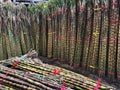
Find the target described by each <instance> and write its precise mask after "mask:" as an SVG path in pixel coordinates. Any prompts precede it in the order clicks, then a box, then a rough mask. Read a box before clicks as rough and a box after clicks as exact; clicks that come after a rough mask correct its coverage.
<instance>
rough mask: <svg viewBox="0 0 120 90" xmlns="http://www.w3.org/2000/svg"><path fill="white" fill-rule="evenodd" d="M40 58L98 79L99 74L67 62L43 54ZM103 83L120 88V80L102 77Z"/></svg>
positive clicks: (118, 89) (117, 89) (119, 89)
mask: <svg viewBox="0 0 120 90" xmlns="http://www.w3.org/2000/svg"><path fill="white" fill-rule="evenodd" d="M39 58H40V59H41V61H43V62H44V63H47V64H51V65H55V66H59V67H62V68H65V69H68V70H71V71H73V72H76V73H79V74H82V75H84V76H86V77H89V78H91V79H93V80H96V81H97V79H98V78H99V77H98V76H97V75H94V74H92V73H90V72H89V71H85V70H82V69H81V68H75V67H72V66H70V65H68V64H67V62H60V61H59V60H53V59H48V58H46V57H42V56H40V57H39ZM102 83H104V84H106V85H109V86H112V87H114V88H116V90H120V80H119V81H118V80H112V81H111V80H109V79H107V78H105V77H104V78H102Z"/></svg>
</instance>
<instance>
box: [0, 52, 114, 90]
mask: <svg viewBox="0 0 120 90" xmlns="http://www.w3.org/2000/svg"><path fill="white" fill-rule="evenodd" d="M37 56H38V54H37V53H36V51H35V50H30V51H29V52H28V53H27V54H25V55H23V56H21V57H14V58H11V59H8V60H4V61H0V90H5V89H6V90H93V89H94V88H95V87H96V85H97V81H94V80H92V79H90V78H87V77H84V76H82V75H80V74H77V73H74V72H72V71H69V70H66V69H63V68H60V67H57V66H52V65H49V64H45V63H43V62H42V61H41V60H40V59H38V58H37ZM99 90H114V88H112V87H110V86H107V85H105V84H102V83H100V87H99Z"/></svg>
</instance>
